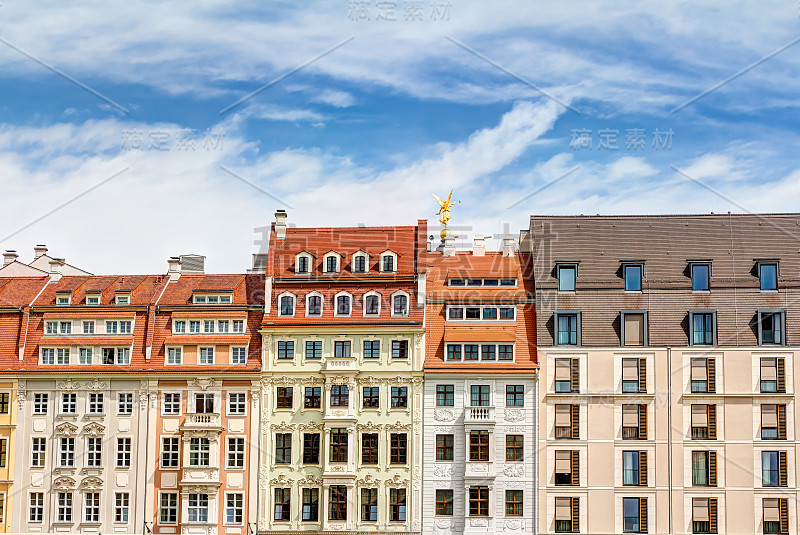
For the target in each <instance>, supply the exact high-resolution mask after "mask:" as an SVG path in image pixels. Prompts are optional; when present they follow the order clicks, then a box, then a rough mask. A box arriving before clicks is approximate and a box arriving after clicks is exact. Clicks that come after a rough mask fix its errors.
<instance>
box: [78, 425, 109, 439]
mask: <svg viewBox="0 0 800 535" xmlns="http://www.w3.org/2000/svg"><path fill="white" fill-rule="evenodd" d="M83 432H84V434H86V435H88V436H90V437H96V436H99V435H102V434H103V433H105V432H106V427H105V426H104V425H101V424H98V423H97V422H91V423H89V424H86V425H85V426H83Z"/></svg>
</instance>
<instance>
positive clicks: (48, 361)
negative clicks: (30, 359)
mask: <svg viewBox="0 0 800 535" xmlns="http://www.w3.org/2000/svg"><path fill="white" fill-rule="evenodd" d="M45 355H47V358H45ZM39 364H40V365H41V366H55V365H56V348H54V347H42V348H40V349H39Z"/></svg>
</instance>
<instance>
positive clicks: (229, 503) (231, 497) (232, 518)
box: [225, 489, 288, 525]
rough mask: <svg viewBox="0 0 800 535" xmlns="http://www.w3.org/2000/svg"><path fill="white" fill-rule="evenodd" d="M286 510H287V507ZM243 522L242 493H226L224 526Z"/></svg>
mask: <svg viewBox="0 0 800 535" xmlns="http://www.w3.org/2000/svg"><path fill="white" fill-rule="evenodd" d="M276 490H277V489H276ZM287 490H288V489H287ZM287 509H288V507H287ZM243 522H244V495H243V494H242V493H240V492H228V493H226V494H225V524H226V525H240V524H242V523H243Z"/></svg>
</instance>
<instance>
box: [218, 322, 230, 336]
mask: <svg viewBox="0 0 800 535" xmlns="http://www.w3.org/2000/svg"><path fill="white" fill-rule="evenodd" d="M230 325H231V324H230V322H229V321H228V320H220V321H219V322H218V323H217V331H218V332H221V333H226V332H229V331H230Z"/></svg>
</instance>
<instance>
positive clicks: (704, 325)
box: [689, 311, 716, 346]
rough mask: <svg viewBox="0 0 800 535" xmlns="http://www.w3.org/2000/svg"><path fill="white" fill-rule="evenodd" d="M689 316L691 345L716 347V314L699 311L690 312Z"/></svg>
mask: <svg viewBox="0 0 800 535" xmlns="http://www.w3.org/2000/svg"><path fill="white" fill-rule="evenodd" d="M689 316H690V323H689V327H690V329H691V334H690V340H691V344H692V345H694V346H701V345H703V346H710V345H714V344H715V343H716V341H715V336H714V323H715V321H714V320H715V319H716V314H715V313H714V312H705V311H697V312H690V313H689Z"/></svg>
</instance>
